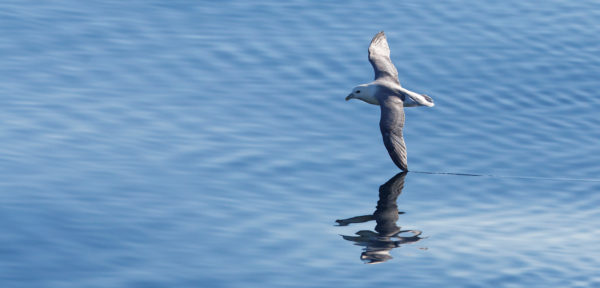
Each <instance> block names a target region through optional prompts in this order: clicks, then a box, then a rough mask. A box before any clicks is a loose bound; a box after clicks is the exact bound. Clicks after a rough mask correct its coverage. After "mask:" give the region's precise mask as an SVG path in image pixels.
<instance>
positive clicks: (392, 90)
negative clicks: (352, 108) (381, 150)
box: [346, 31, 434, 171]
mask: <svg viewBox="0 0 600 288" xmlns="http://www.w3.org/2000/svg"><path fill="white" fill-rule="evenodd" d="M369 62H371V65H372V66H373V69H374V70H375V80H374V81H373V82H371V83H368V84H362V85H358V86H356V87H354V89H352V93H350V95H348V96H347V97H346V101H348V100H350V99H353V98H356V99H360V100H362V101H365V102H367V103H369V104H374V105H379V107H381V120H380V121H379V128H380V130H381V136H382V137H383V144H384V145H385V148H386V149H387V151H388V153H389V154H390V157H391V158H392V161H394V164H396V166H398V168H400V169H402V170H403V171H408V165H407V162H406V145H405V144H404V138H403V137H402V128H403V127H404V107H415V106H428V107H432V106H433V105H434V104H433V99H431V98H430V97H429V96H427V95H423V94H419V93H415V92H412V91H409V90H407V89H405V88H403V87H402V86H400V81H399V80H398V71H397V70H396V67H395V66H394V64H393V63H392V60H391V59H390V47H389V46H388V43H387V40H386V38H385V34H384V33H383V31H381V32H379V33H377V35H375V37H373V40H371V45H369Z"/></svg>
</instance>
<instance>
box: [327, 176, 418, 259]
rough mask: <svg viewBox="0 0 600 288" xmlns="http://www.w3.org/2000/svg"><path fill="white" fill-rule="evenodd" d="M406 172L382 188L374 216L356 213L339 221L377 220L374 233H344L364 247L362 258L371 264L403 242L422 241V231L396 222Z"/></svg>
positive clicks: (367, 231) (387, 257) (343, 222)
mask: <svg viewBox="0 0 600 288" xmlns="http://www.w3.org/2000/svg"><path fill="white" fill-rule="evenodd" d="M406 174H407V172H402V173H398V174H397V175H396V176H394V177H392V178H391V179H390V180H388V181H387V182H386V183H385V184H383V185H381V186H380V187H379V201H377V208H376V209H375V212H373V214H372V215H363V216H356V217H352V218H348V219H342V220H336V222H337V223H338V224H339V225H340V226H347V225H349V224H353V223H363V222H368V221H371V220H375V222H376V223H377V225H376V226H375V232H374V231H369V230H361V231H358V232H356V235H358V236H345V235H342V237H343V238H344V239H345V240H348V241H352V242H354V243H355V244H356V245H360V246H365V248H364V252H363V253H362V254H361V259H363V260H364V261H367V263H369V264H374V263H381V262H385V261H387V260H389V259H391V258H392V256H390V251H391V250H392V249H394V248H396V247H400V245H401V244H410V243H414V242H417V241H419V240H421V239H422V238H421V237H419V235H421V231H417V230H401V229H400V227H398V226H397V225H396V221H398V214H401V213H402V212H398V205H397V204H396V200H397V199H398V196H399V195H400V194H401V193H402V189H403V188H404V178H405V177H406Z"/></svg>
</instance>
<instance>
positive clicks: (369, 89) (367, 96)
mask: <svg viewBox="0 0 600 288" xmlns="http://www.w3.org/2000/svg"><path fill="white" fill-rule="evenodd" d="M375 89H376V88H375V86H374V85H368V84H362V85H358V86H356V87H354V89H352V93H350V94H348V96H346V101H348V100H350V99H360V100H362V101H365V102H367V103H370V104H375V105H378V104H379V101H377V99H376V98H375V91H374V90H375Z"/></svg>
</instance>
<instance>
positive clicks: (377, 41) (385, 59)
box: [369, 31, 400, 85]
mask: <svg viewBox="0 0 600 288" xmlns="http://www.w3.org/2000/svg"><path fill="white" fill-rule="evenodd" d="M369 62H371V65H373V70H375V80H380V79H385V80H387V81H393V82H395V83H398V85H400V81H399V80H398V70H396V67H395V66H394V64H393V63H392V60H391V59H390V47H389V46H388V43H387V40H386V38H385V34H384V33H383V31H381V32H379V33H377V35H375V37H373V40H371V45H369Z"/></svg>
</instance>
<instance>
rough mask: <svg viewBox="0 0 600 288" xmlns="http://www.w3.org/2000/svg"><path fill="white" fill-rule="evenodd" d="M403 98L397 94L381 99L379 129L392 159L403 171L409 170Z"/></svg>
mask: <svg viewBox="0 0 600 288" xmlns="http://www.w3.org/2000/svg"><path fill="white" fill-rule="evenodd" d="M403 106H404V105H403V103H402V100H401V99H400V98H398V97H396V96H393V95H391V96H388V97H385V99H383V101H381V100H380V101H379V107H381V119H380V120H379V129H381V136H382V137H383V144H384V145H385V148H386V149H387V151H388V153H389V154H390V157H391V158H392V161H394V164H396V166H398V168H400V169H402V170H403V171H408V164H407V162H406V145H405V144H404V137H403V136H402V128H404V107H403Z"/></svg>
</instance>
